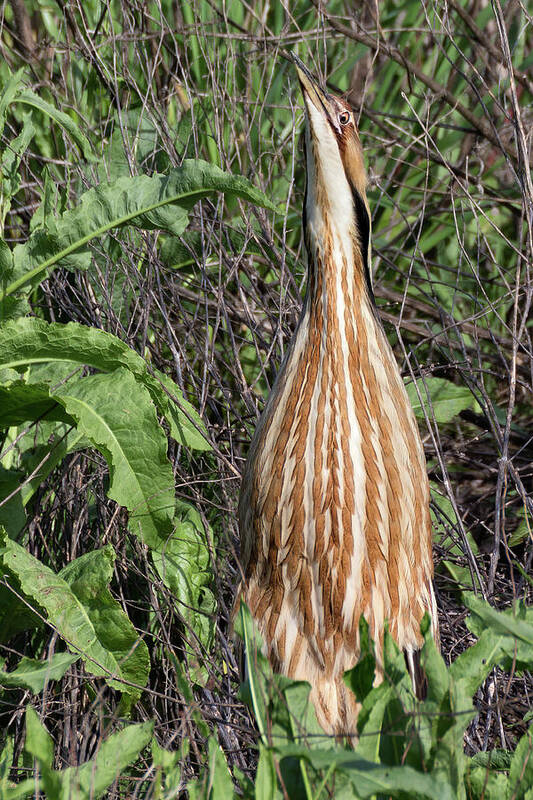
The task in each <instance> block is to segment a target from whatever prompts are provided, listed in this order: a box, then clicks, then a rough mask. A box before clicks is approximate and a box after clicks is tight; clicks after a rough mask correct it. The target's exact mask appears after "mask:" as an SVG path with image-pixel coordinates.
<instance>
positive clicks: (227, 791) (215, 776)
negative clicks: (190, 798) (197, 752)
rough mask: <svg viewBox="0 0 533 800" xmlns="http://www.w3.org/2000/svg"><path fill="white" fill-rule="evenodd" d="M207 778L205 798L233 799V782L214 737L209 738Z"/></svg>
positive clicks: (212, 799)
mask: <svg viewBox="0 0 533 800" xmlns="http://www.w3.org/2000/svg"><path fill="white" fill-rule="evenodd" d="M208 754H209V767H208V769H209V778H208V790H207V796H208V798H209V800H230V798H232V797H233V781H232V780H231V775H230V771H229V769H228V765H227V763H226V758H225V756H224V753H223V752H222V750H221V748H220V746H219V744H218V742H217V740H216V737H215V736H210V737H209V743H208Z"/></svg>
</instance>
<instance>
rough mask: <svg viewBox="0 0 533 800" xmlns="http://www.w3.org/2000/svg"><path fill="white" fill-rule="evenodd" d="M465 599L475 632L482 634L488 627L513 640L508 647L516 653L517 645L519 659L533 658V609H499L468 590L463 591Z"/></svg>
mask: <svg viewBox="0 0 533 800" xmlns="http://www.w3.org/2000/svg"><path fill="white" fill-rule="evenodd" d="M463 601H464V604H465V605H466V607H467V608H468V609H470V612H471V616H470V617H469V618H468V619H467V625H468V627H469V628H470V630H471V631H472V632H473V633H475V634H476V635H477V636H480V635H481V634H482V633H483V631H484V630H485V629H486V628H487V627H488V628H490V630H491V631H492V632H493V633H494V634H495V635H497V634H499V635H500V636H504V637H507V638H509V639H511V640H512V641H511V642H510V643H509V644H507V645H506V647H507V649H509V648H510V650H511V652H512V653H513V654H514V648H515V646H516V648H517V658H518V659H519V660H522V661H530V660H531V659H533V609H531V608H526V607H525V606H519V607H518V608H517V609H516V610H515V609H507V610H506V611H497V610H496V609H495V608H493V607H492V606H490V605H489V604H488V603H486V602H484V601H483V600H481V599H480V598H479V597H476V595H474V594H470V593H467V592H464V593H463ZM515 643H516V644H515Z"/></svg>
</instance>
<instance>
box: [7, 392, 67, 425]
mask: <svg viewBox="0 0 533 800" xmlns="http://www.w3.org/2000/svg"><path fill="white" fill-rule="evenodd" d="M0 409H1V410H0V426H1V427H2V428H8V427H10V426H11V425H22V424H23V423H25V422H28V421H30V420H31V421H33V420H37V419H43V418H46V419H47V420H49V421H55V422H70V423H71V424H72V423H73V420H72V417H70V416H69V415H68V414H66V413H65V410H64V408H62V407H61V406H60V405H58V403H57V401H56V400H54V398H53V397H51V395H50V389H49V387H48V386H47V385H46V384H39V383H33V384H31V385H28V384H27V383H26V382H25V381H14V382H13V383H11V385H10V386H0Z"/></svg>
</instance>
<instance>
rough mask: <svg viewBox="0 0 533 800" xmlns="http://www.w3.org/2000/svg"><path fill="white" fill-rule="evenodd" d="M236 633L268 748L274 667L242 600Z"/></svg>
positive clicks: (262, 739)
mask: <svg viewBox="0 0 533 800" xmlns="http://www.w3.org/2000/svg"><path fill="white" fill-rule="evenodd" d="M235 631H236V633H237V634H238V635H239V636H240V637H241V638H242V639H243V641H244V658H245V662H246V670H245V674H246V689H247V691H248V694H249V698H250V705H251V707H252V709H253V712H254V716H255V721H256V723H257V727H258V729H259V735H260V737H261V741H262V743H263V744H264V745H265V746H266V747H268V744H269V742H268V736H267V730H268V727H269V722H268V716H267V703H268V688H267V687H268V684H269V682H271V680H272V667H271V666H270V663H269V661H268V659H267V658H266V657H265V656H264V655H263V652H262V646H263V641H262V638H261V634H260V633H259V631H258V630H257V626H256V625H255V624H254V620H253V617H252V615H251V614H250V609H249V608H248V606H247V605H246V603H244V602H243V601H242V600H241V605H240V609H239V613H238V615H237V617H236V619H235Z"/></svg>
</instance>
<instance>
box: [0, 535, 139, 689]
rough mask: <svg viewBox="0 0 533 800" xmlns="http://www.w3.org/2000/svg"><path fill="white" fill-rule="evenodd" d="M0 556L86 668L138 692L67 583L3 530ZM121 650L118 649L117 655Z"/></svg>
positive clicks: (110, 683)
mask: <svg viewBox="0 0 533 800" xmlns="http://www.w3.org/2000/svg"><path fill="white" fill-rule="evenodd" d="M87 556H88V557H93V558H95V559H96V558H98V556H95V553H88V554H87ZM87 556H84V557H83V558H87ZM0 558H1V561H2V562H3V565H4V567H5V568H6V570H8V571H9V573H11V575H12V576H13V577H14V578H15V579H16V581H17V582H18V584H20V589H21V590H22V592H23V594H25V595H26V597H28V598H31V599H32V600H33V601H34V603H35V604H36V605H37V606H39V607H40V608H42V609H43V610H44V612H45V617H46V619H47V620H48V622H49V624H50V625H52V626H53V627H54V628H55V629H56V630H57V632H58V634H59V635H60V636H61V637H62V638H63V639H64V641H65V643H66V644H67V646H68V648H69V650H71V651H72V652H73V653H74V654H76V655H81V657H82V658H83V660H84V662H85V665H86V668H87V670H88V672H90V673H91V674H93V675H96V676H101V677H104V678H105V679H106V681H107V683H108V684H109V685H110V686H112V687H114V688H116V689H119V690H120V691H122V692H126V693H128V694H130V695H133V696H134V697H135V696H137V693H138V689H136V688H134V687H130V686H127V685H126V684H124V683H123V682H121V680H120V679H121V678H122V677H123V674H122V667H121V664H120V663H119V661H118V660H117V658H116V657H115V655H114V653H112V652H111V651H109V650H108V649H107V648H106V647H105V645H104V644H103V643H102V642H101V641H100V639H99V638H98V636H97V633H96V631H95V627H94V625H93V624H92V622H91V619H90V616H89V613H88V611H87V609H86V608H85V606H84V605H83V604H82V603H81V602H80V601H79V600H78V598H77V597H76V595H75V594H74V592H73V591H72V590H71V588H70V586H69V585H68V583H67V582H66V581H65V580H64V579H63V578H62V577H60V576H59V575H56V574H55V573H54V572H52V570H51V569H49V567H47V566H45V565H44V564H42V563H41V562H40V561H39V560H38V559H36V558H34V556H32V555H30V554H29V553H27V552H26V550H25V549H24V548H23V547H21V546H20V545H18V544H17V543H16V542H13V541H11V539H8V538H7V536H6V535H5V533H4V534H3V550H0ZM73 563H75V562H73ZM9 577H10V576H9V574H7V575H6V576H5V580H7V581H8V584H9ZM19 591H20V590H19V589H18V586H17V592H19ZM137 638H138V637H135V639H136V640H137ZM106 641H107V640H106ZM122 653H123V651H119V654H118V655H119V658H120V657H121V656H122Z"/></svg>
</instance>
